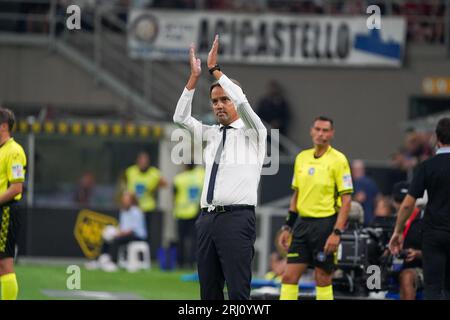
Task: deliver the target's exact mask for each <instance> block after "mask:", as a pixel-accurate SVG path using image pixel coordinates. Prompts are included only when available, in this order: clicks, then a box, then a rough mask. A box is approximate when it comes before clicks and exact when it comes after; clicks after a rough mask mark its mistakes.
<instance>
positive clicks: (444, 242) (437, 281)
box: [389, 118, 450, 300]
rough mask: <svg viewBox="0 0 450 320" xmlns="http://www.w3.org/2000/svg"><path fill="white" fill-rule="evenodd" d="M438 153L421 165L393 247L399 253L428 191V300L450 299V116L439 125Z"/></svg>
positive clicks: (399, 217) (425, 273) (402, 210)
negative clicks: (410, 220) (419, 201)
mask: <svg viewBox="0 0 450 320" xmlns="http://www.w3.org/2000/svg"><path fill="white" fill-rule="evenodd" d="M436 137H437V145H438V148H439V149H438V150H437V152H436V155H435V156H434V157H432V158H430V159H428V160H426V161H424V162H423V163H422V164H420V165H419V167H418V168H417V170H416V172H415V174H414V178H413V180H412V182H411V185H410V187H409V190H408V194H407V195H406V197H405V199H404V200H403V202H402V204H401V206H400V210H399V212H398V215H397V223H396V226H395V230H394V233H393V235H392V238H391V241H390V242H389V248H390V250H391V252H392V253H393V254H398V253H399V251H400V250H401V249H402V247H403V241H404V239H403V235H402V234H403V230H404V229H405V224H406V221H407V220H408V218H409V216H410V215H411V213H412V212H413V210H414V208H415V203H416V199H418V198H422V197H423V195H424V192H425V191H427V194H428V203H427V207H426V209H425V214H424V217H423V229H422V257H423V263H422V265H423V276H424V282H425V284H424V289H425V290H424V296H425V299H427V300H438V299H450V118H442V119H441V120H439V122H438V124H437V126H436Z"/></svg>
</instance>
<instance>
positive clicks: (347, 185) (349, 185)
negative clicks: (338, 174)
mask: <svg viewBox="0 0 450 320" xmlns="http://www.w3.org/2000/svg"><path fill="white" fill-rule="evenodd" d="M342 179H343V182H344V189H353V182H352V176H351V175H349V174H346V175H344V176H343V177H342Z"/></svg>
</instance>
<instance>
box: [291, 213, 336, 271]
mask: <svg viewBox="0 0 450 320" xmlns="http://www.w3.org/2000/svg"><path fill="white" fill-rule="evenodd" d="M336 218H337V215H336V214H335V215H333V216H331V217H326V218H299V220H300V221H299V222H298V223H297V224H296V225H295V227H294V232H293V234H292V243H291V245H290V247H289V251H288V257H287V263H305V264H308V265H309V266H312V267H318V268H321V269H323V270H324V271H326V272H332V271H333V270H334V268H335V265H336V254H330V255H328V256H325V255H324V253H323V248H324V247H325V243H326V242H327V239H328V237H329V236H330V235H331V233H332V232H333V229H334V225H335V223H336Z"/></svg>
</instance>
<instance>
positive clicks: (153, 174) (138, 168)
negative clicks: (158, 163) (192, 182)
mask: <svg viewBox="0 0 450 320" xmlns="http://www.w3.org/2000/svg"><path fill="white" fill-rule="evenodd" d="M167 185H168V184H167V181H166V180H165V179H164V178H163V177H162V176H161V172H160V171H159V169H158V168H156V167H153V166H150V155H149V154H148V153H147V152H144V151H142V152H140V153H139V154H138V156H137V159H136V164H135V165H132V166H130V167H128V168H127V169H126V171H125V187H126V191H128V192H131V193H134V194H135V195H136V198H137V200H138V204H139V208H141V210H142V211H143V212H144V213H145V218H146V221H147V230H148V231H149V233H150V235H149V240H150V252H151V254H152V257H153V258H154V257H156V253H157V251H158V248H159V247H160V246H161V235H162V213H161V212H160V211H158V210H156V209H157V206H156V199H155V193H156V192H157V190H158V189H159V188H161V187H167Z"/></svg>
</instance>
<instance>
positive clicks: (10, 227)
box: [0, 108, 26, 300]
mask: <svg viewBox="0 0 450 320" xmlns="http://www.w3.org/2000/svg"><path fill="white" fill-rule="evenodd" d="M14 123H15V119H14V114H13V112H12V111H11V110H8V109H4V108H0V286H1V300H15V299H17V293H18V291H19V289H18V285H17V279H16V274H15V273H14V253H15V246H16V239H17V236H18V232H19V213H18V210H17V202H18V201H19V200H20V199H21V198H22V190H23V183H24V181H25V166H26V157H25V152H24V151H23V149H22V147H21V146H20V145H19V144H18V143H17V142H15V141H14V138H12V137H11V130H12V128H13V127H14Z"/></svg>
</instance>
